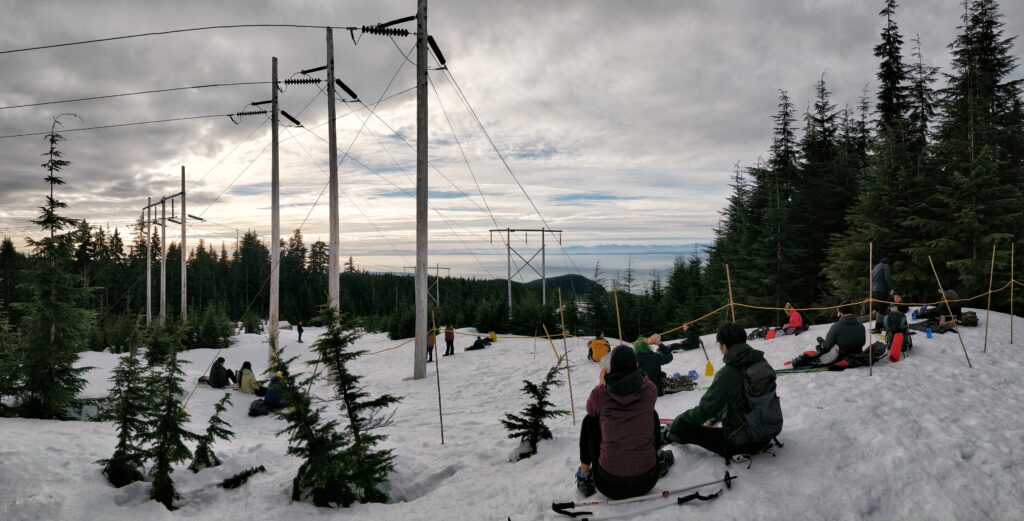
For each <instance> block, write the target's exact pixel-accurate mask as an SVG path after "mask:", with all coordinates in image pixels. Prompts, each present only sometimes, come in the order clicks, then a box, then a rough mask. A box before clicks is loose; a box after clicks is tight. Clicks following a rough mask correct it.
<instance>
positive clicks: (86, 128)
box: [0, 114, 229, 139]
mask: <svg viewBox="0 0 1024 521" xmlns="http://www.w3.org/2000/svg"><path fill="white" fill-rule="evenodd" d="M228 116H229V115H228V114H208V115H205V116H185V117H180V118H168V119H155V120H151V121H135V122H132V123H118V124H116V125H100V126H96V127H83V128H68V129H62V130H61V131H60V133H61V134H65V133H68V132H82V131H86V130H100V129H105V128H120V127H134V126H138V125H151V124H155V123H171V122H175V121H188V120H193V119H209V118H224V117H228ZM50 132H51V131H49V130H48V131H46V132H29V133H27V134H10V135H6V136H0V139H8V138H16V137H28V136H45V135H47V134H49V133H50Z"/></svg>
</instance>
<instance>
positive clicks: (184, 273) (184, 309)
mask: <svg viewBox="0 0 1024 521" xmlns="http://www.w3.org/2000/svg"><path fill="white" fill-rule="evenodd" d="M186 221H188V212H186V211H185V165H181V322H182V323H183V324H184V323H185V320H187V319H188V264H187V261H188V247H187V245H188V240H187V239H186V234H185V222H186Z"/></svg>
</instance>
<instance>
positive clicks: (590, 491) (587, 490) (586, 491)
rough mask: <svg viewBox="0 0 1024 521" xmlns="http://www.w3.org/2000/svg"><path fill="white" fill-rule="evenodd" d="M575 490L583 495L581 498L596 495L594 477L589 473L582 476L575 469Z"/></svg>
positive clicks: (579, 471) (578, 470)
mask: <svg viewBox="0 0 1024 521" xmlns="http://www.w3.org/2000/svg"><path fill="white" fill-rule="evenodd" d="M576 489H577V490H579V491H580V493H581V494H583V497H590V496H593V495H594V494H596V493H597V485H595V484H594V476H592V475H591V473H590V472H587V473H586V474H582V473H581V470H580V469H576Z"/></svg>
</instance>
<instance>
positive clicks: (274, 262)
mask: <svg viewBox="0 0 1024 521" xmlns="http://www.w3.org/2000/svg"><path fill="white" fill-rule="evenodd" d="M270 71H271V72H270V78H271V79H270V91H271V97H270V111H271V113H270V147H271V148H270V316H269V317H268V318H267V331H268V333H269V335H270V352H269V353H268V357H269V358H268V359H269V361H270V363H271V366H272V365H273V363H274V359H275V358H276V357H277V349H276V347H277V332H278V326H279V322H280V317H279V315H278V309H279V308H278V304H279V302H280V294H279V293H280V289H281V286H280V285H281V271H280V270H279V269H278V267H279V266H280V263H281V241H280V240H279V237H280V236H281V208H280V170H279V161H280V158H279V156H278V150H277V146H278V139H277V119H278V106H277V57H273V58H271V59H270Z"/></svg>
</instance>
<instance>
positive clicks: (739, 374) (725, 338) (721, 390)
mask: <svg viewBox="0 0 1024 521" xmlns="http://www.w3.org/2000/svg"><path fill="white" fill-rule="evenodd" d="M716 340H717V341H718V348H719V350H720V351H721V352H722V354H723V355H725V358H724V361H725V367H723V368H722V369H721V370H719V371H718V374H717V375H715V379H714V381H713V382H712V383H711V387H709V388H708V390H707V392H706V393H704V396H703V397H701V399H700V403H699V404H698V405H697V406H696V407H694V408H692V409H690V410H688V411H686V412H684V413H682V414H680V415H679V416H677V417H676V418H675V420H674V421H673V422H672V426H671V427H670V428H669V430H668V434H667V437H668V440H669V441H671V442H673V443H678V444H692V445H698V446H700V447H703V448H705V449H707V450H709V451H711V452H714V453H715V454H718V455H721V456H724V457H726V458H729V457H730V456H732V455H738V454H755V453H757V452H760V451H761V450H763V449H764V448H765V447H767V446H768V444H770V443H771V442H772V439H773V438H774V437H775V436H778V434H779V433H780V432H782V408H781V405H780V403H779V398H778V396H777V395H776V394H775V370H774V369H772V367H771V365H769V364H768V362H766V361H765V359H764V353H763V352H761V351H758V350H756V349H754V348H752V347H750V346H749V345H747V343H746V340H747V334H746V331H744V330H743V328H741V327H740V326H739V325H737V324H736V323H734V322H726V323H724V324H722V325H721V326H719V328H718V334H717V337H716ZM719 421H721V423H722V426H721V427H715V425H716V424H717V423H718V422H719Z"/></svg>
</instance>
